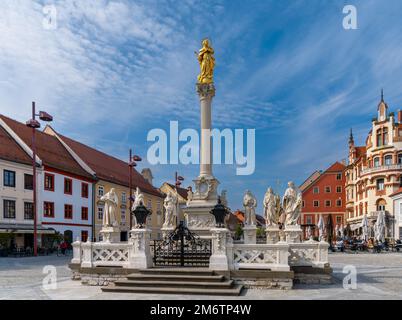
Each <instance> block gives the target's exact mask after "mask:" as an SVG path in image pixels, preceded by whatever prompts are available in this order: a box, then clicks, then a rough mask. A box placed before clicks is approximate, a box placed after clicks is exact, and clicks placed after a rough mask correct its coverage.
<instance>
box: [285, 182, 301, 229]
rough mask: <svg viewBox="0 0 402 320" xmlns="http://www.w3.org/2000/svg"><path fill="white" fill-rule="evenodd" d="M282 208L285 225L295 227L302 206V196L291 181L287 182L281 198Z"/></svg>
mask: <svg viewBox="0 0 402 320" xmlns="http://www.w3.org/2000/svg"><path fill="white" fill-rule="evenodd" d="M282 203H283V204H282V207H283V210H284V213H285V215H286V220H285V225H287V226H296V225H298V223H297V222H298V220H299V218H300V212H301V206H302V194H301V192H300V191H299V190H298V189H297V188H296V186H295V184H294V183H293V182H292V181H289V182H288V188H287V189H286V191H285V195H284V196H283V201H282Z"/></svg>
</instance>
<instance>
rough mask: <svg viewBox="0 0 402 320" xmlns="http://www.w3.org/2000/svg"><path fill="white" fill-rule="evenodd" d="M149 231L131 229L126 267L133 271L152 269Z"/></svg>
mask: <svg viewBox="0 0 402 320" xmlns="http://www.w3.org/2000/svg"><path fill="white" fill-rule="evenodd" d="M150 240H151V230H149V229H131V231H130V239H129V241H128V242H129V244H130V247H129V250H128V267H129V268H133V269H148V268H151V267H152V256H151V247H150Z"/></svg>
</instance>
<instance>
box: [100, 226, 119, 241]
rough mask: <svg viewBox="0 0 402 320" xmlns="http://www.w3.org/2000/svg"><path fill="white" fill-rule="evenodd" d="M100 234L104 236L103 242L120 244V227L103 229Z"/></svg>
mask: <svg viewBox="0 0 402 320" xmlns="http://www.w3.org/2000/svg"><path fill="white" fill-rule="evenodd" d="M99 233H100V234H101V235H102V242H107V243H116V242H120V229H119V228H118V227H103V228H102V229H101V231H100V232H99Z"/></svg>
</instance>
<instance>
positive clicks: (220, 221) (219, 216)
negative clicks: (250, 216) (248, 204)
mask: <svg viewBox="0 0 402 320" xmlns="http://www.w3.org/2000/svg"><path fill="white" fill-rule="evenodd" d="M210 213H211V214H212V215H213V216H214V217H215V221H216V227H217V228H224V227H225V217H226V215H227V214H229V212H228V209H227V208H226V207H225V206H224V205H223V204H222V202H221V197H218V203H217V204H216V205H215V207H214V208H213V209H212V210H211V211H210Z"/></svg>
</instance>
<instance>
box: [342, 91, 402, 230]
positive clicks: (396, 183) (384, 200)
mask: <svg viewBox="0 0 402 320" xmlns="http://www.w3.org/2000/svg"><path fill="white" fill-rule="evenodd" d="M401 170H402V111H398V113H397V118H395V114H394V113H393V112H388V105H387V104H386V103H385V101H384V98H383V95H382V96H381V101H380V103H379V104H378V107H377V117H375V118H374V119H373V120H372V127H371V130H370V132H369V134H368V136H367V138H366V143H365V145H364V146H356V145H355V142H354V137H353V134H352V131H351V133H350V137H349V164H348V166H347V168H346V171H345V177H346V184H345V189H346V210H347V222H348V224H349V225H350V229H351V231H352V233H354V234H356V235H359V234H360V233H361V230H360V223H361V221H362V218H363V217H364V215H367V217H368V219H369V222H370V226H371V227H372V226H373V224H374V223H375V221H376V219H377V216H378V213H379V212H380V211H384V212H385V215H386V221H387V228H386V229H387V230H386V237H394V236H396V232H395V230H396V228H397V225H396V220H395V214H394V208H393V201H392V199H391V198H390V195H391V194H392V193H394V192H395V191H396V190H398V188H399V187H400V186H401V185H402V181H401ZM398 229H399V228H398ZM398 231H399V230H398ZM370 232H372V228H371V231H370Z"/></svg>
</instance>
